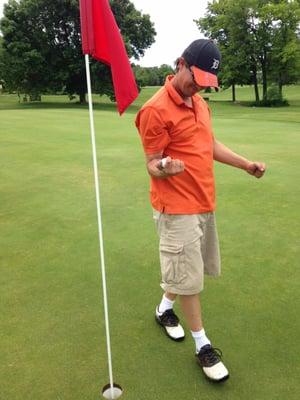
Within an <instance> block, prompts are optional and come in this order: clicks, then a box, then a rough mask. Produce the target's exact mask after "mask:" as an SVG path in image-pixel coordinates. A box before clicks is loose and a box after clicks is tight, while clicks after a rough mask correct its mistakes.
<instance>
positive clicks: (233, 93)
mask: <svg viewBox="0 0 300 400" xmlns="http://www.w3.org/2000/svg"><path fill="white" fill-rule="evenodd" d="M235 100H236V97H235V84H234V83H233V84H232V101H233V102H235Z"/></svg>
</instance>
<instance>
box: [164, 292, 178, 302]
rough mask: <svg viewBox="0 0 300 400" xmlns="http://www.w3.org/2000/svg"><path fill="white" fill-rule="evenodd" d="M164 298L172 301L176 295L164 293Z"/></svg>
mask: <svg viewBox="0 0 300 400" xmlns="http://www.w3.org/2000/svg"><path fill="white" fill-rule="evenodd" d="M165 296H166V297H167V298H168V299H169V300H171V301H174V300H175V299H176V297H177V294H175V293H170V292H165Z"/></svg>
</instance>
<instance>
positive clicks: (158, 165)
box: [146, 151, 184, 179]
mask: <svg viewBox="0 0 300 400" xmlns="http://www.w3.org/2000/svg"><path fill="white" fill-rule="evenodd" d="M162 155H163V152H162V151H161V152H159V153H155V154H146V165H147V171H148V173H149V175H150V176H152V177H154V178H158V179H166V178H168V177H169V176H174V175H178V174H181V173H182V172H183V171H184V163H183V161H181V160H176V159H171V157H166V158H165V159H164V160H165V162H164V165H162Z"/></svg>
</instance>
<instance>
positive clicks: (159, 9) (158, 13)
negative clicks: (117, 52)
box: [0, 0, 208, 67]
mask: <svg viewBox="0 0 300 400" xmlns="http://www.w3.org/2000/svg"><path fill="white" fill-rule="evenodd" d="M49 1H51V0H49ZM131 1H132V2H133V3H134V5H135V8H136V9H137V10H140V11H142V13H143V14H149V15H150V18H151V21H152V22H154V25H155V30H156V32H157V35H156V37H155V43H154V44H153V45H152V46H151V47H150V49H148V50H146V53H145V56H144V57H143V58H142V59H141V60H140V61H139V62H138V63H139V64H140V65H143V66H149V67H150V66H155V65H158V66H159V65H161V64H169V65H173V62H174V61H175V60H176V58H177V57H179V56H180V55H181V53H182V52H183V50H184V49H185V48H186V47H187V46H188V45H189V43H190V42H192V41H193V40H195V39H198V38H199V37H201V34H200V32H199V31H198V29H197V27H196V24H195V23H194V22H193V19H198V18H200V17H202V16H203V15H204V13H205V9H206V6H207V3H208V0H183V1H179V0H172V1H171V0H131ZM6 2H7V0H0V16H2V9H3V4H4V3H6Z"/></svg>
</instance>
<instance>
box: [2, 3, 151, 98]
mask: <svg viewBox="0 0 300 400" xmlns="http://www.w3.org/2000/svg"><path fill="white" fill-rule="evenodd" d="M111 6H112V10H113V12H114V14H115V17H116V20H117V23H118V25H119V28H120V30H121V33H122V35H123V38H124V42H125V45H126V48H127V51H128V53H129V55H130V56H133V57H134V58H136V59H138V58H139V57H141V56H142V55H143V54H144V51H145V49H146V48H147V47H149V46H150V45H151V44H152V43H153V41H154V36H155V34H156V33H155V30H154V28H153V24H152V22H151V21H150V17H149V16H148V15H142V14H141V13H140V12H139V11H137V10H136V9H135V8H134V6H133V4H132V3H131V2H130V1H129V0H112V1H111ZM0 27H1V30H2V33H3V48H4V54H3V64H4V67H3V77H4V79H5V84H6V85H7V87H8V88H10V89H11V90H17V91H20V92H25V93H28V94H30V95H35V94H36V93H42V92H45V91H47V90H52V91H64V92H65V93H67V94H69V95H70V96H72V95H74V94H77V95H79V97H80V101H81V102H83V101H85V93H86V91H87V89H86V77H85V64H84V58H83V55H82V51H81V36H80V17H79V0H52V1H49V0H20V1H19V2H17V1H15V0H9V2H8V4H6V5H5V6H4V17H3V18H2V20H1V25H0ZM91 68H92V72H93V76H94V85H93V89H94V91H95V92H97V93H99V94H101V95H102V94H107V95H108V96H110V97H111V98H112V99H114V93H113V89H112V82H111V73H110V69H109V68H108V67H107V66H106V65H104V64H100V63H98V62H96V61H94V60H91Z"/></svg>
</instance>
